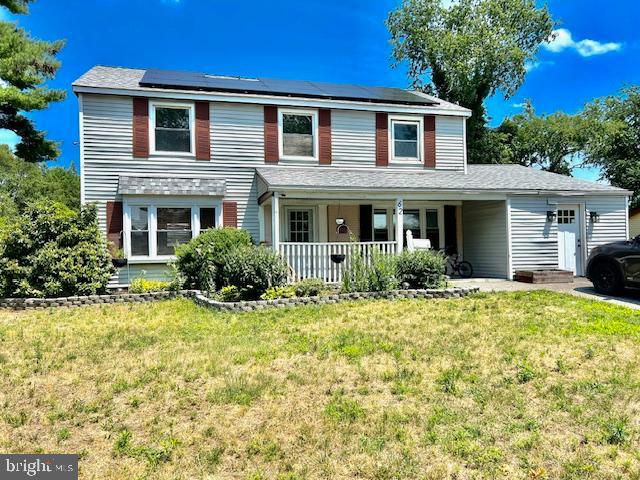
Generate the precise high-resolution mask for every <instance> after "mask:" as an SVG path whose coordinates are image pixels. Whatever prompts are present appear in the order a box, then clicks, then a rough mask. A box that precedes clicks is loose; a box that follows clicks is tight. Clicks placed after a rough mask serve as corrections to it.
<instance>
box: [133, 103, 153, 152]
mask: <svg viewBox="0 0 640 480" xmlns="http://www.w3.org/2000/svg"><path fill="white" fill-rule="evenodd" d="M133 156H134V157H143V158H144V157H148V156H149V99H147V98H142V97H133Z"/></svg>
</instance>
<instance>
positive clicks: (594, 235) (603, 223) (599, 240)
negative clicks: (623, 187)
mask: <svg viewBox="0 0 640 480" xmlns="http://www.w3.org/2000/svg"><path fill="white" fill-rule="evenodd" d="M626 201H627V200H626V198H625V197H615V196H606V197H605V196H601V197H595V196H593V197H587V198H586V201H585V209H586V217H587V218H586V226H587V249H588V250H587V255H588V254H589V253H590V252H591V249H592V248H594V247H597V246H598V245H602V244H603V243H609V242H615V241H617V240H627V212H626ZM592 211H593V212H597V213H598V214H599V215H600V221H599V222H598V223H592V222H591V220H590V219H589V212H592Z"/></svg>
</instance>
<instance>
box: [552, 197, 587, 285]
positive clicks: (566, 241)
mask: <svg viewBox="0 0 640 480" xmlns="http://www.w3.org/2000/svg"><path fill="white" fill-rule="evenodd" d="M580 232H581V225H580V207H579V206H578V205H558V268H560V269H561V270H568V271H570V272H573V274H574V275H580V274H582V254H581V253H580V252H581V247H582V241H581V237H582V235H581V233H580Z"/></svg>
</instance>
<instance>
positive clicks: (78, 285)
mask: <svg viewBox="0 0 640 480" xmlns="http://www.w3.org/2000/svg"><path fill="white" fill-rule="evenodd" d="M112 272H113V267H112V266H111V258H110V256H109V254H108V252H107V245H106V241H105V238H104V235H103V234H102V232H101V231H100V229H99V227H98V219H97V214H96V207H95V205H87V206H85V207H84V208H82V209H81V210H80V212H74V211H72V210H70V209H69V208H68V207H65V206H63V205H60V204H35V205H31V206H30V207H28V208H27V209H26V211H25V213H24V214H22V215H20V216H19V217H18V218H17V219H16V221H15V223H13V224H12V226H11V234H10V235H4V237H3V239H2V241H0V296H3V297H63V296H71V295H93V294H98V293H105V292H106V289H107V283H108V281H109V277H110V276H111V274H112Z"/></svg>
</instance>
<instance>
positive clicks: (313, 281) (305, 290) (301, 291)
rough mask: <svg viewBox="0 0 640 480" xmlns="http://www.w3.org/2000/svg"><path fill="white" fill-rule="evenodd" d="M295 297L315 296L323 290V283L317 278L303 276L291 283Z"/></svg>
mask: <svg viewBox="0 0 640 480" xmlns="http://www.w3.org/2000/svg"><path fill="white" fill-rule="evenodd" d="M293 288H294V289H295V292H296V296H297V297H316V296H318V295H320V293H321V292H322V290H324V288H325V285H324V282H323V281H322V280H320V279H319V278H305V279H304V280H300V281H299V282H298V283H295V284H293Z"/></svg>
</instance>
